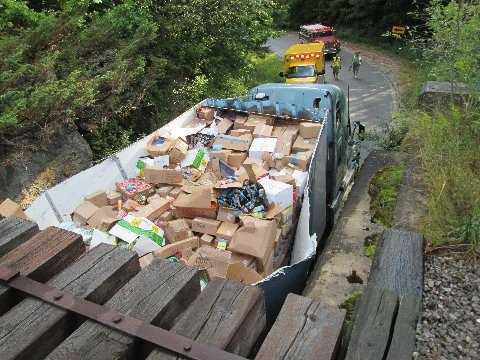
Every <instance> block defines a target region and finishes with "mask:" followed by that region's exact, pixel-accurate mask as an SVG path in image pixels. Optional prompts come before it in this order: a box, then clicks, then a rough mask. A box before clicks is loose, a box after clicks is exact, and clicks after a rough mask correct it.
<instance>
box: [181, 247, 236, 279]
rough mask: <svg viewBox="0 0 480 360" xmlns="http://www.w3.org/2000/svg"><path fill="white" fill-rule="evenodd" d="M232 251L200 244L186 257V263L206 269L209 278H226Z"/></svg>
mask: <svg viewBox="0 0 480 360" xmlns="http://www.w3.org/2000/svg"><path fill="white" fill-rule="evenodd" d="M231 256H232V253H231V252H230V251H227V250H220V249H217V248H214V247H211V246H200V247H199V248H198V250H197V251H196V252H195V253H194V254H193V255H192V256H191V257H190V259H188V265H190V266H193V267H196V268H197V269H199V270H206V271H207V273H208V276H209V277H210V278H213V277H221V278H224V279H225V278H226V275H227V268H228V265H229V263H230V261H231Z"/></svg>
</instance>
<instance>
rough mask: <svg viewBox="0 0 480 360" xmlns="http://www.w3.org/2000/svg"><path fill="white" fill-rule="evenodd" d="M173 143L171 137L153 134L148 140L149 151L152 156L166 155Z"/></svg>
mask: <svg viewBox="0 0 480 360" xmlns="http://www.w3.org/2000/svg"><path fill="white" fill-rule="evenodd" d="M173 143H174V142H173V141H172V140H170V139H166V138H163V137H161V136H157V135H153V136H151V137H150V139H149V140H148V142H147V152H148V154H149V155H150V156H152V157H156V156H162V155H166V154H168V152H169V151H170V149H171V148H172V146H173Z"/></svg>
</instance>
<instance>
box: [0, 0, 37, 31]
mask: <svg viewBox="0 0 480 360" xmlns="http://www.w3.org/2000/svg"><path fill="white" fill-rule="evenodd" d="M42 17H43V14H42V13H37V12H36V11H33V10H32V9H30V8H29V7H28V6H27V3H26V2H25V1H18V0H2V2H1V3H0V35H1V34H2V33H4V32H6V33H16V32H18V31H20V30H21V29H22V28H25V27H30V26H34V25H36V24H37V23H38V21H39V20H40V19H41V18H42Z"/></svg>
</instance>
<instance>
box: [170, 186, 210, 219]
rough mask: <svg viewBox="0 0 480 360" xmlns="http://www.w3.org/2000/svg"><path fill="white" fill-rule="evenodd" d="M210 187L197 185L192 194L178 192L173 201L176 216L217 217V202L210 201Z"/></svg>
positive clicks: (191, 217) (190, 217)
mask: <svg viewBox="0 0 480 360" xmlns="http://www.w3.org/2000/svg"><path fill="white" fill-rule="evenodd" d="M212 190H213V189H212V187H210V186H199V187H198V190H197V191H196V192H194V193H192V194H185V193H182V194H180V195H179V196H178V197H177V199H176V200H175V201H174V203H173V206H174V207H175V215H176V217H177V218H189V219H193V218H196V217H198V216H199V217H205V218H210V219H216V218H217V204H216V203H215V202H214V201H212V197H213V194H212Z"/></svg>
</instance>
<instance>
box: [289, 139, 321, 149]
mask: <svg viewBox="0 0 480 360" xmlns="http://www.w3.org/2000/svg"><path fill="white" fill-rule="evenodd" d="M316 141H317V139H304V138H303V137H301V136H298V137H297V140H295V143H294V144H293V147H292V152H294V153H296V152H301V151H312V150H313V149H315V144H316Z"/></svg>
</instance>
